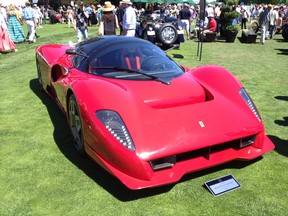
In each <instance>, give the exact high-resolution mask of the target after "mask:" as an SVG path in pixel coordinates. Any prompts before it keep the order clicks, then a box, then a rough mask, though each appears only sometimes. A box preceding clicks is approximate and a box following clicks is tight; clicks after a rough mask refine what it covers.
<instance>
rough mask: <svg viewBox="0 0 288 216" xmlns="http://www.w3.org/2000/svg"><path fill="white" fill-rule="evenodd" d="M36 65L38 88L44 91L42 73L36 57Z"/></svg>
mask: <svg viewBox="0 0 288 216" xmlns="http://www.w3.org/2000/svg"><path fill="white" fill-rule="evenodd" d="M36 67H37V76H38V82H39V86H40V90H41V91H44V88H43V81H42V74H41V70H40V65H39V62H38V60H37V59H36Z"/></svg>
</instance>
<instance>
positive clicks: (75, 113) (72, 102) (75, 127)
mask: <svg viewBox="0 0 288 216" xmlns="http://www.w3.org/2000/svg"><path fill="white" fill-rule="evenodd" d="M68 115H69V127H70V130H71V133H72V136H73V139H74V144H75V148H76V150H77V152H78V153H79V154H80V155H82V156H84V155H85V154H86V152H85V147H84V138H83V128H82V121H81V114H80V111H79V107H78V103H77V101H76V98H75V96H74V95H70V97H69V103H68Z"/></svg>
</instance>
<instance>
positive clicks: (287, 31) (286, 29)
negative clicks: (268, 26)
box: [282, 24, 288, 41]
mask: <svg viewBox="0 0 288 216" xmlns="http://www.w3.org/2000/svg"><path fill="white" fill-rule="evenodd" d="M282 37H283V38H284V40H286V41H288V24H285V25H284V26H283V27H282Z"/></svg>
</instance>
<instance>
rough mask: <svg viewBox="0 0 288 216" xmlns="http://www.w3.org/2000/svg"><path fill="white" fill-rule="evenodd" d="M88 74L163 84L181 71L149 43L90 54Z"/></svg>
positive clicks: (125, 44)
mask: <svg viewBox="0 0 288 216" xmlns="http://www.w3.org/2000/svg"><path fill="white" fill-rule="evenodd" d="M87 71H88V72H89V73H91V74H94V75H97V76H103V77H109V78H117V79H132V80H151V79H154V80H163V79H166V80H167V79H173V78H175V77H178V76H180V75H182V74H183V73H184V72H183V69H182V68H181V67H180V66H179V65H178V64H177V63H175V62H174V61H173V60H172V59H171V58H170V57H169V56H167V55H166V53H165V52H163V51H162V50H161V49H160V48H158V47H157V46H155V45H153V44H150V43H139V42H138V43H137V42H135V43H133V42H128V43H124V44H123V43H122V44H119V43H118V44H110V45H109V46H106V47H105V49H101V51H100V52H99V51H97V52H96V51H95V52H94V53H92V54H91V55H90V57H89V60H88V67H87Z"/></svg>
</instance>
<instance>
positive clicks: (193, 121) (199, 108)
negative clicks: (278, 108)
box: [86, 73, 263, 160]
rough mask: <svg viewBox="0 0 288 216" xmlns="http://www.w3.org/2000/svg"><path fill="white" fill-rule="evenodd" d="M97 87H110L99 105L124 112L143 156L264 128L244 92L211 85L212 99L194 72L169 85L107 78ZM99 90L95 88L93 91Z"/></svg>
mask: <svg viewBox="0 0 288 216" xmlns="http://www.w3.org/2000/svg"><path fill="white" fill-rule="evenodd" d="M92 85H93V86H95V84H91V85H90V86H92ZM107 85H108V86H109V87H107ZM86 86H87V85H86ZM97 86H98V88H97V93H96V92H95V94H93V95H94V96H95V95H97V94H99V92H105V95H106V97H101V98H99V97H95V100H92V101H96V102H97V107H98V109H99V108H100V109H110V110H114V111H116V112H117V113H119V115H120V116H121V118H122V119H123V121H124V123H125V125H126V127H127V128H128V130H129V133H130V135H131V137H132V140H133V142H134V144H135V148H136V153H137V154H138V156H139V157H141V158H142V159H144V160H151V159H155V158H160V157H165V156H168V155H173V154H177V153H181V152H185V151H191V150H194V149H199V148H204V147H207V146H209V145H216V144H219V143H223V142H227V141H230V140H234V139H239V138H240V137H245V136H249V135H252V134H256V133H259V132H260V131H261V130H263V125H262V123H261V122H259V121H258V120H257V119H256V117H255V116H254V115H253V113H252V112H251V111H250V109H249V108H248V106H247V105H246V104H245V102H244V101H243V99H242V98H241V96H239V97H238V98H236V99H233V100H232V99H230V98H226V97H225V96H223V95H222V94H219V93H217V91H215V92H213V90H212V94H213V98H210V99H207V96H206V93H207V92H206V90H205V88H204V87H202V86H201V85H200V84H199V83H198V82H197V81H196V80H195V79H194V78H193V77H192V76H191V74H190V73H185V74H183V75H182V76H180V77H178V78H175V79H173V80H172V82H171V84H170V85H166V84H163V83H161V82H157V81H127V80H111V79H107V80H105V79H104V80H102V81H101V82H100V83H99V82H98V83H97ZM239 88H240V87H239ZM94 89H95V88H93V90H92V87H91V90H90V91H94ZM238 95H239V94H238ZM91 99H92V96H91ZM99 105H100V107H99ZM94 111H95V110H94Z"/></svg>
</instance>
